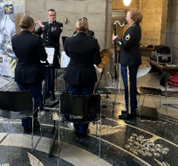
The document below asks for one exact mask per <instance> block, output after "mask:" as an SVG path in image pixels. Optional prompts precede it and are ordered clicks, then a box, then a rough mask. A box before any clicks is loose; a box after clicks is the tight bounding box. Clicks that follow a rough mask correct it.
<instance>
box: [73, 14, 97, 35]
mask: <svg viewBox="0 0 178 166" xmlns="http://www.w3.org/2000/svg"><path fill="white" fill-rule="evenodd" d="M82 18H84V19H86V20H87V21H88V19H87V18H86V17H82ZM76 34H77V31H74V33H73V36H75V35H76ZM87 35H88V36H92V37H94V35H95V33H94V31H92V30H88V32H87Z"/></svg>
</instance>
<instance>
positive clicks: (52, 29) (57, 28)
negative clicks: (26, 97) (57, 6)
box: [35, 9, 63, 100]
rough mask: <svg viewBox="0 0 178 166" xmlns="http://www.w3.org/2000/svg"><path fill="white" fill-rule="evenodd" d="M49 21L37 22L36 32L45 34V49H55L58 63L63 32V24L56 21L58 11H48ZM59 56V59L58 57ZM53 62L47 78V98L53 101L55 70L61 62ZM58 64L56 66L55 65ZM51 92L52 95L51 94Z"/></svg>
mask: <svg viewBox="0 0 178 166" xmlns="http://www.w3.org/2000/svg"><path fill="white" fill-rule="evenodd" d="M48 19H49V21H47V22H42V21H41V20H39V21H37V23H38V24H39V26H40V27H39V28H38V29H37V31H35V33H36V34H38V35H42V34H43V43H44V45H45V47H54V58H55V59H56V61H57V60H58V59H59V57H60V44H59V38H60V34H61V33H62V30H63V24H62V23H60V22H57V21H56V11H55V10H54V9H49V10H48ZM56 55H57V56H58V58H57V57H56ZM56 61H53V66H52V67H50V72H49V74H50V75H48V77H47V96H50V95H51V99H52V100H54V99H55V94H54V79H55V76H54V75H55V68H59V61H58V62H56ZM54 64H56V65H54ZM50 92H51V94H50Z"/></svg>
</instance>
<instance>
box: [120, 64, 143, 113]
mask: <svg viewBox="0 0 178 166" xmlns="http://www.w3.org/2000/svg"><path fill="white" fill-rule="evenodd" d="M138 67H139V65H133V66H129V77H130V78H129V79H130V107H131V114H135V113H136V111H135V109H136V108H137V93H136V91H137V72H138ZM121 74H122V79H123V82H124V90H125V104H126V111H127V112H128V111H129V108H128V102H129V98H128V97H129V96H128V78H127V75H128V74H127V66H125V65H121Z"/></svg>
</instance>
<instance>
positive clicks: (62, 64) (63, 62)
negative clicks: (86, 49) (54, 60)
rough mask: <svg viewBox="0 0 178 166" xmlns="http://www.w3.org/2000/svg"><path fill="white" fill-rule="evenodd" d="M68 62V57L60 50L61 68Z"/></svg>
mask: <svg viewBox="0 0 178 166" xmlns="http://www.w3.org/2000/svg"><path fill="white" fill-rule="evenodd" d="M69 62H70V58H69V57H68V56H67V54H66V53H65V51H62V54H61V68H65V67H67V66H68V64H69Z"/></svg>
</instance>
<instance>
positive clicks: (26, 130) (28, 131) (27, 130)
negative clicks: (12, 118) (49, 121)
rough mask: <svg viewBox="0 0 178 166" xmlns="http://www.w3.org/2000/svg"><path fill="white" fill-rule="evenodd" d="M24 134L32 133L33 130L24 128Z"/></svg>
mask: <svg viewBox="0 0 178 166" xmlns="http://www.w3.org/2000/svg"><path fill="white" fill-rule="evenodd" d="M23 131H24V133H31V132H32V129H30V128H28V127H24V128H23Z"/></svg>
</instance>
